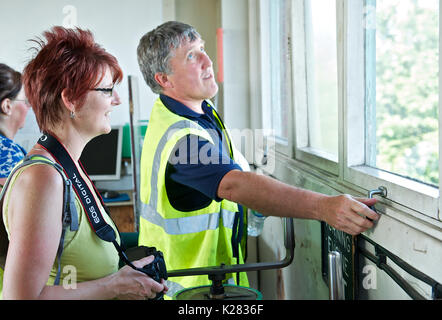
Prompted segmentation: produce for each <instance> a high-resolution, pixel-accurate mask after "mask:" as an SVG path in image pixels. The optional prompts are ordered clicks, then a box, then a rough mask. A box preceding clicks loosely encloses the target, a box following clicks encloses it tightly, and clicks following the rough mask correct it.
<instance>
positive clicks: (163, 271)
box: [126, 246, 167, 300]
mask: <svg viewBox="0 0 442 320" xmlns="http://www.w3.org/2000/svg"><path fill="white" fill-rule="evenodd" d="M126 256H127V258H128V259H129V261H135V260H140V259H142V258H144V257H148V256H154V260H153V261H152V262H151V263H149V264H146V265H145V266H144V267H142V268H136V270H138V271H140V272H143V273H145V274H146V275H148V276H149V277H151V278H152V279H154V280H155V281H156V282H161V279H164V280H167V268H166V262H165V261H164V256H163V253H162V252H161V251H159V250H157V249H156V248H155V247H146V246H138V247H134V248H130V249H127V250H126ZM162 298H163V293H158V294H157V296H156V297H155V300H160V299H162Z"/></svg>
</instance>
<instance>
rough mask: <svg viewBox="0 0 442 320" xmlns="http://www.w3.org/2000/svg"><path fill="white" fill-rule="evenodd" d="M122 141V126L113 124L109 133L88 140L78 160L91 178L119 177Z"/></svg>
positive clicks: (113, 178) (108, 178)
mask: <svg viewBox="0 0 442 320" xmlns="http://www.w3.org/2000/svg"><path fill="white" fill-rule="evenodd" d="M122 141H123V126H113V127H112V130H111V132H110V133H108V134H103V135H101V136H98V137H95V138H94V139H92V140H91V141H89V143H88V144H87V145H86V147H85V148H84V150H83V153H82V154H81V157H80V161H81V164H82V165H83V168H84V169H85V170H86V173H87V174H88V176H89V177H90V178H91V180H94V181H100V180H119V179H120V171H121V149H122Z"/></svg>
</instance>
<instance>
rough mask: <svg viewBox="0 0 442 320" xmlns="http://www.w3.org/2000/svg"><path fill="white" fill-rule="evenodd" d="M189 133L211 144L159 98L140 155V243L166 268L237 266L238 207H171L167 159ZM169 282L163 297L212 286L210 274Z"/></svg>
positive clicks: (229, 204)
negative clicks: (156, 254) (234, 244)
mask: <svg viewBox="0 0 442 320" xmlns="http://www.w3.org/2000/svg"><path fill="white" fill-rule="evenodd" d="M223 131H224V134H227V133H226V132H225V130H223ZM190 134H191V135H197V136H200V137H202V138H204V139H206V140H208V141H209V142H210V143H213V140H212V138H211V136H210V134H209V133H208V132H207V131H206V130H205V129H204V128H202V127H201V126H200V125H199V124H197V123H196V122H195V121H191V120H189V119H187V118H184V117H182V116H179V115H177V114H175V113H173V112H171V111H170V110H169V109H167V107H166V106H164V104H163V103H162V101H161V99H160V98H158V99H157V100H156V102H155V104H154V106H153V109H152V112H151V116H150V119H149V125H148V128H147V131H146V135H145V138H144V144H143V149H142V154H141V165H140V172H141V174H140V175H141V178H140V198H141V202H142V208H141V214H140V230H139V245H145V246H151V247H156V248H157V250H160V251H162V252H163V254H164V259H165V261H166V266H167V269H168V270H177V269H188V268H197V267H207V266H219V265H221V264H222V263H224V264H226V265H232V264H237V261H236V258H234V257H233V252H232V245H231V237H232V226H233V223H234V218H235V214H236V212H238V205H237V204H236V203H233V202H231V201H228V200H222V201H221V202H217V201H212V202H210V204H209V205H207V206H206V207H204V208H202V209H199V210H195V211H189V212H183V211H179V210H177V209H175V208H174V207H173V206H172V205H171V204H170V201H169V199H168V196H167V192H166V167H167V164H168V160H169V157H170V155H171V153H172V151H173V150H174V147H175V145H176V144H177V143H178V141H179V140H180V139H181V138H183V137H185V136H187V135H190ZM228 139H230V138H228ZM230 141H231V139H230ZM236 152H237V151H236V149H234V150H231V154H232V155H233V159H235V153H236ZM241 251H242V250H241V248H240V249H239V263H244V260H243V253H242V252H241ZM226 278H227V279H226V282H227V283H231V284H234V283H236V277H235V276H234V275H232V274H229V275H227V276H226ZM167 284H168V286H169V292H168V293H167V295H168V296H170V297H171V296H173V294H175V293H176V292H177V291H179V290H182V289H184V288H190V287H196V286H202V285H209V284H211V282H210V281H209V279H208V276H206V275H202V276H189V277H176V278H175V277H174V278H169V280H168V283H167ZM240 285H241V286H248V280H247V275H246V274H245V273H241V274H240Z"/></svg>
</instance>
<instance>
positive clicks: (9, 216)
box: [2, 27, 167, 299]
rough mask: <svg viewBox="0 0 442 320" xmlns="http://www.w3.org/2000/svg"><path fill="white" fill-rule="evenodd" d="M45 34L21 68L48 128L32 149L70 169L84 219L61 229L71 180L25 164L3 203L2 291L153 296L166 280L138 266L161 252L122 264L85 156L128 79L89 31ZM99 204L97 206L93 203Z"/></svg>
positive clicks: (34, 295) (6, 294) (13, 294)
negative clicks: (66, 181) (84, 163)
mask: <svg viewBox="0 0 442 320" xmlns="http://www.w3.org/2000/svg"><path fill="white" fill-rule="evenodd" d="M43 35H44V38H45V41H44V40H42V39H38V40H35V43H36V44H37V50H38V51H37V54H36V56H35V57H34V58H33V59H32V60H31V61H30V62H29V64H28V65H27V66H26V67H25V69H24V72H23V83H24V88H25V93H26V96H27V97H28V100H29V102H30V104H31V105H32V108H33V110H34V113H35V116H36V120H37V123H38V125H39V127H40V130H41V131H42V132H43V136H42V138H40V139H39V141H38V143H37V144H36V145H35V146H34V147H33V148H32V150H31V151H30V152H29V153H28V156H29V155H37V156H40V157H46V158H47V159H49V161H51V162H54V163H55V162H58V163H60V164H61V165H62V166H63V169H64V171H65V172H66V174H67V175H68V177H69V178H71V181H72V184H73V185H74V187H75V188H74V190H75V208H76V211H77V213H78V215H77V216H78V224H77V225H76V227H75V228H73V227H72V224H71V228H70V229H69V228H67V229H66V230H65V229H64V228H63V222H62V219H61V217H62V211H63V208H64V207H63V204H64V201H63V198H64V188H65V185H64V182H63V179H62V177H61V175H60V174H59V173H58V172H57V170H55V169H54V168H53V166H51V165H45V164H38V163H37V164H29V165H26V166H24V167H23V168H20V169H19V170H18V171H17V172H16V173H15V174H14V175H13V176H12V178H11V179H10V181H9V184H8V186H7V190H6V193H5V196H4V202H3V212H2V213H3V222H4V226H5V229H6V231H7V233H8V236H9V247H8V251H7V257H6V264H5V270H4V282H3V298H4V299H115V298H117V299H122V298H129V299H149V298H154V297H155V296H156V294H157V293H159V292H163V291H167V287H166V286H165V285H164V283H158V282H156V281H154V280H153V279H152V278H150V277H148V276H147V275H145V274H144V273H142V272H140V271H138V270H136V268H142V267H143V266H144V265H146V264H149V263H150V262H151V261H152V260H153V257H152V256H149V257H146V258H143V259H141V260H138V261H134V262H133V267H135V268H131V267H129V266H125V267H123V268H121V269H120V270H118V263H119V256H118V252H117V250H116V248H118V243H119V242H120V239H119V237H118V232H117V230H116V227H115V225H114V224H113V222H112V220H111V219H110V217H109V215H108V214H107V212H106V210H105V208H104V205H103V203H102V201H101V198H100V195H99V194H98V192H97V191H96V189H95V188H94V186H93V184H92V182H91V181H90V179H89V177H88V176H87V174H86V173H85V171H84V170H83V168H82V167H81V164H80V162H79V158H80V155H81V153H82V151H83V149H84V147H85V145H86V144H87V143H88V142H89V141H90V140H91V139H92V138H94V137H96V136H98V135H101V134H105V133H109V132H110V130H111V126H110V119H109V116H110V113H111V112H112V111H113V109H114V108H115V107H116V106H117V105H119V104H120V98H119V96H118V94H117V92H116V91H115V90H114V85H115V84H116V83H119V82H121V80H122V78H123V74H122V71H121V69H120V67H119V65H118V62H117V60H116V58H115V57H114V56H112V55H111V54H109V53H107V52H106V51H105V50H104V49H103V48H102V47H101V46H100V45H98V44H97V43H95V41H94V38H93V35H92V33H91V32H90V31H85V30H81V29H78V28H77V29H65V28H62V27H54V28H52V29H51V30H50V31H47V32H45V33H44V34H43ZM48 141H50V143H49V142H48ZM55 146H58V147H57V148H58V149H57V148H55ZM63 157H64V158H63ZM63 159H68V160H63ZM66 161H68V162H69V161H70V162H69V165H71V166H70V167H66V166H65V163H66ZM72 172H73V174H74V175H73V176H71V175H72ZM78 181H82V183H81V184H80V183H79V182H78ZM5 187H6V186H5ZM79 188H80V189H79ZM85 190H88V192H89V193H88V194H87V197H86V196H85V194H86V193H83V192H86V191H85ZM91 202H92V203H93V204H94V205H95V207H92V205H91V206H90V207H89V206H88V205H89V204H90V203H91ZM91 208H96V209H93V210H92V209H91ZM88 211H91V212H92V218H91V216H90V214H91V212H88ZM101 218H102V219H103V220H104V221H101V220H100V219H101ZM95 222H100V223H101V222H103V223H105V225H107V227H108V228H109V230H108V231H110V233H111V234H113V235H114V237H115V239H113V240H112V239H111V241H110V242H108V240H106V241H104V240H102V239H104V238H105V237H107V236H108V234H109V232H107V233H106V235H104V236H103V234H102V233H101V234H100V233H99V232H97V233H96V231H95V230H94V226H95V225H94V223H95ZM100 230H101V229H100ZM60 239H63V241H61V242H62V243H63V245H61V247H60V246H59V242H60ZM60 252H61V255H60V254H59V253H60ZM57 260H58V261H57ZM57 283H59V284H60V285H54V284H57Z"/></svg>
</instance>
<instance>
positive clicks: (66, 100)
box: [61, 89, 75, 112]
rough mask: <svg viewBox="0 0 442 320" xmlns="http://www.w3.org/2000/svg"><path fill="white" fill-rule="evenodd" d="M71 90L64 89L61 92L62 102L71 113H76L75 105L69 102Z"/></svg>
mask: <svg viewBox="0 0 442 320" xmlns="http://www.w3.org/2000/svg"><path fill="white" fill-rule="evenodd" d="M68 94H69V89H63V91H62V92H61V100H62V101H63V104H64V106H65V107H66V108H67V109H68V110H69V111H70V112H75V104H74V103H73V102H72V101H71V100H69V98H68Z"/></svg>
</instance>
